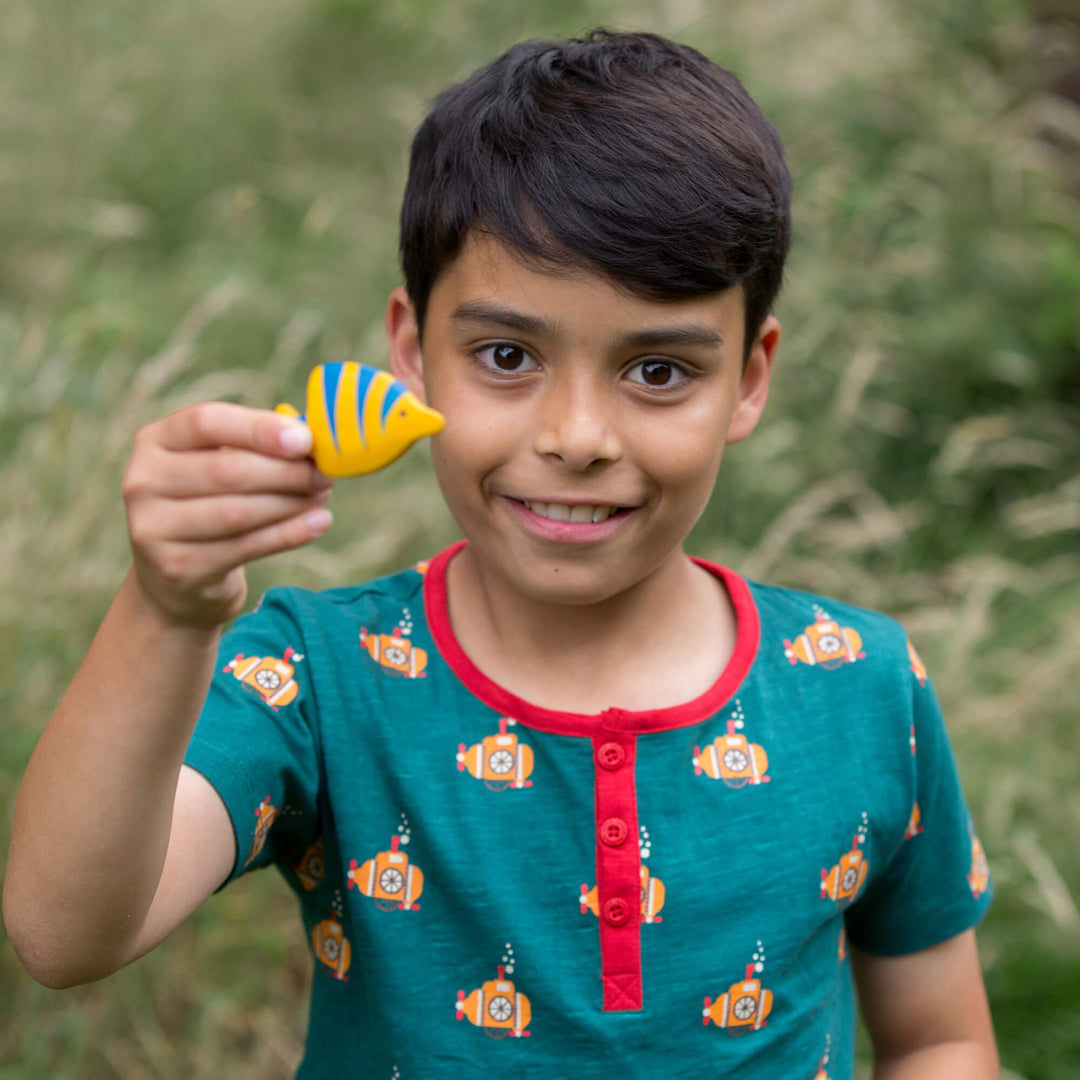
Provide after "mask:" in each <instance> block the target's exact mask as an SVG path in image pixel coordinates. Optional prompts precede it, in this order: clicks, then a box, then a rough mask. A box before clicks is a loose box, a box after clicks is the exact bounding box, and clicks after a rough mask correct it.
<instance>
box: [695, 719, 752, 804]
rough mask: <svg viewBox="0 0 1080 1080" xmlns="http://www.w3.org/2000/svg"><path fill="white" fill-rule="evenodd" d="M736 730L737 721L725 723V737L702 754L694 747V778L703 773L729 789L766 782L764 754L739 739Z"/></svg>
mask: <svg viewBox="0 0 1080 1080" xmlns="http://www.w3.org/2000/svg"><path fill="white" fill-rule="evenodd" d="M740 727H742V721H741V720H729V721H728V722H727V734H726V735H718V736H717V737H716V738H715V739H713V741H712V742H711V743H709V745H708V746H706V747H705V750H704V752H702V751H701V750H700V749H699V748H698V747H696V746H695V747H694V775H695V776H700V775H701V774H702V772H704V773H706V774H707V775H708V776H711V777H712V778H713V779H714V780H723V781H724V783H725V784H727V786H728V787H730V788H741V787H744V786H745V785H746V784H767V783H768V782H769V777H768V776H767V775H766V773H765V770H766V769H767V768H768V766H769V759H768V757H767V756H766V754H765V750H764V749H763V748H762V747H760V746H758V745H757V743H752V742H750V741H749V740H748V739H747V738H746V736H745V735H740V734H739V733H738V731H737V730H736V729H737V728H740Z"/></svg>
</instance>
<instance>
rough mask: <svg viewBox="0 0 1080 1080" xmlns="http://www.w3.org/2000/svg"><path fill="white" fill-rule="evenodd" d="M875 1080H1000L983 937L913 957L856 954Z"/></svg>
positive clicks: (968, 936)
mask: <svg viewBox="0 0 1080 1080" xmlns="http://www.w3.org/2000/svg"><path fill="white" fill-rule="evenodd" d="M851 963H852V970H853V971H854V973H855V982H856V985H857V987H858V991H859V1005H860V1008H861V1010H862V1014H863V1019H864V1021H865V1022H866V1027H867V1030H868V1031H869V1032H870V1038H871V1040H872V1042H873V1044H874V1080H938V1078H940V1080H997V1078H998V1075H999V1065H998V1056H997V1045H996V1043H995V1041H994V1032H993V1027H992V1024H991V1021H990V1008H989V1006H988V1005H987V1001H986V990H985V988H984V987H983V979H982V972H981V971H980V969H979V956H978V952H977V951H976V948H975V931H974V930H967V931H965V932H964V933H962V934H958V935H957V936H956V937H953V938H949V939H948V940H947V941H943V942H941V943H940V944H938V945H934V946H932V947H931V948H929V949H923V950H922V951H921V952H917V953H911V954H909V955H907V956H872V955H871V954H869V953H865V952H860V951H859V950H858V949H855V948H854V947H852V949H851Z"/></svg>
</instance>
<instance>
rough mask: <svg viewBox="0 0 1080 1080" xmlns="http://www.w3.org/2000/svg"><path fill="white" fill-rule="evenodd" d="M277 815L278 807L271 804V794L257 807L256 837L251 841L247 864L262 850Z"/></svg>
mask: <svg viewBox="0 0 1080 1080" xmlns="http://www.w3.org/2000/svg"><path fill="white" fill-rule="evenodd" d="M277 816H278V809H277V807H276V806H272V805H271V803H270V796H269V795H267V796H266V798H265V799H263V801H262V802H261V803H259V805H258V806H256V807H255V838H254V840H253V841H252V843H251V851H250V853H249V854H248V857H247V862H245V863H244V865H245V866H248V865H249V864H250V863H251V862H252V860H253V859H254V858H255V856H256V855H258V854H259V852H260V851H262V849H263V847H264V845H265V844H266V834H267V833H268V832H269V831H270V826H271V825H273V824H274V821H275V819H276V818H277Z"/></svg>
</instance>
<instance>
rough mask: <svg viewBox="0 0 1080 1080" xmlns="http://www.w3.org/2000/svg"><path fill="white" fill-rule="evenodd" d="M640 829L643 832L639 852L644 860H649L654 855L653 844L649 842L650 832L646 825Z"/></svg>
mask: <svg viewBox="0 0 1080 1080" xmlns="http://www.w3.org/2000/svg"><path fill="white" fill-rule="evenodd" d="M639 828H640V831H641V841H640V844H639V850H640V852H641V857H642V859H647V858H648V857H649V856H650V855H651V854H652V842H651V841H650V840H649V830H648V829H646V828H645V826H644V825H641V826H639Z"/></svg>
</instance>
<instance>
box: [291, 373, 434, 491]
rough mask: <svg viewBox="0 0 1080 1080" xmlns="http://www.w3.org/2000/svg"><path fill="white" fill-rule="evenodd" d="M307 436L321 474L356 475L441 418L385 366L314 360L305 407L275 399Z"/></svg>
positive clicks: (428, 431)
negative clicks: (303, 410)
mask: <svg viewBox="0 0 1080 1080" xmlns="http://www.w3.org/2000/svg"><path fill="white" fill-rule="evenodd" d="M276 411H277V412H279V413H284V414H285V415H286V416H295V417H298V418H299V419H300V420H302V421H303V422H304V423H305V424H307V426H308V427H309V428H311V434H312V436H313V440H314V444H313V447H312V456H313V457H314V458H315V464H316V465H317V466H318V467H319V469H320V471H321V472H323V473H325V475H327V476H359V475H361V474H363V473H370V472H375V471H376V470H377V469H381V468H383V467H384V466H386V465H389V464H390V462H392V461H396V460H397V459H398V458H399V457H401V455H402V454H404V453H405V451H406V450H408V449H409V447H410V446H412V444H413V443H414V442H416V441H417V440H418V439H422V438H424V436H426V435H435V434H437V433H438V432H440V431H442V429H443V425H444V424H445V423H446V421H445V420H444V419H443V415H442V413H440V412H436V410H435V409H430V408H428V406H426V405H425V404H423V402H421V401H420V399H419V398H418V397H417V396H416V395H415V394H413V393H411V392H410V391H409V390H407V389H406V388H405V385H404V383H401V382H399V381H398V380H397V379H395V378H394V377H393V376H392V375H390V374H389V373H388V372H385V371H381V370H379V368H373V367H368V366H367V365H366V364H357V363H352V362H346V363H333V364H320V365H319V366H318V367H317V368H315V369H314V371H312V373H311V374H310V375H309V376H308V384H307V412H306V413H300V412H299V410H297V409H294V408H293V407H292V405H279V406H278V407H277V410H276Z"/></svg>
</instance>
